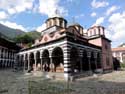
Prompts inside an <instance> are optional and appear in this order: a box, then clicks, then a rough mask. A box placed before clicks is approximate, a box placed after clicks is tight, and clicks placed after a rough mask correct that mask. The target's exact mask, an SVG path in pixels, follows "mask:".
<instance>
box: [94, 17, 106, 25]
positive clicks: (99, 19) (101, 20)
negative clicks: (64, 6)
mask: <svg viewBox="0 0 125 94" xmlns="http://www.w3.org/2000/svg"><path fill="white" fill-rule="evenodd" d="M104 19H105V18H104V17H100V18H98V19H97V20H96V22H95V24H94V25H100V24H102V23H103V22H104Z"/></svg>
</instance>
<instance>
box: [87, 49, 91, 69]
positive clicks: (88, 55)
mask: <svg viewBox="0 0 125 94" xmlns="http://www.w3.org/2000/svg"><path fill="white" fill-rule="evenodd" d="M87 57H88V63H89V70H90V71H91V70H92V69H91V61H90V59H91V52H90V51H88V52H87Z"/></svg>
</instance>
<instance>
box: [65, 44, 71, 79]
mask: <svg viewBox="0 0 125 94" xmlns="http://www.w3.org/2000/svg"><path fill="white" fill-rule="evenodd" d="M63 53H64V78H65V80H66V81H68V80H70V76H71V72H72V70H71V61H70V48H68V46H67V45H66V46H65V47H64V48H63Z"/></svg>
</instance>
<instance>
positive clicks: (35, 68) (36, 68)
mask: <svg viewBox="0 0 125 94" xmlns="http://www.w3.org/2000/svg"><path fill="white" fill-rule="evenodd" d="M34 61H35V69H34V71H36V69H37V66H36V52H34Z"/></svg>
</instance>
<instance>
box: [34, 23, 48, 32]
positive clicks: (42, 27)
mask: <svg viewBox="0 0 125 94" xmlns="http://www.w3.org/2000/svg"><path fill="white" fill-rule="evenodd" d="M44 29H46V24H45V23H44V24H42V25H41V26H39V27H37V29H36V31H38V32H41V31H42V30H44Z"/></svg>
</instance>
